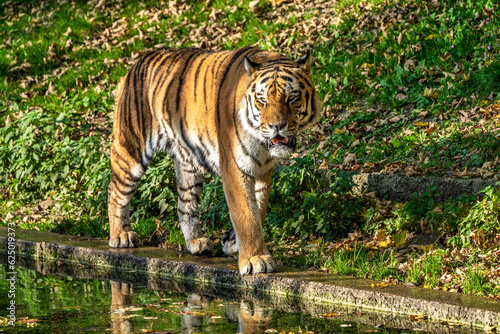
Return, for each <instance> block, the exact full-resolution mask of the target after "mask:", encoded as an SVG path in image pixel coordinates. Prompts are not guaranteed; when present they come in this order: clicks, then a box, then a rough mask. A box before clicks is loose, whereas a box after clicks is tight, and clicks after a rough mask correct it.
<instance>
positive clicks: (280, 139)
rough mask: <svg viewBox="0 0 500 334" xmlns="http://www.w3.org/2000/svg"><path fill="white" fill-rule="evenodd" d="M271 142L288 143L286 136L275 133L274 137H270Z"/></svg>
mask: <svg viewBox="0 0 500 334" xmlns="http://www.w3.org/2000/svg"><path fill="white" fill-rule="evenodd" d="M271 142H272V143H273V144H274V145H276V144H278V143H284V144H287V143H288V137H282V136H280V135H277V136H276V137H273V138H272V139H271Z"/></svg>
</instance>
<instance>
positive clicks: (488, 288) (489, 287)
mask: <svg viewBox="0 0 500 334" xmlns="http://www.w3.org/2000/svg"><path fill="white" fill-rule="evenodd" d="M462 290H463V291H464V293H468V294H475V295H479V296H484V295H487V294H489V293H492V292H493V291H494V288H493V284H491V282H489V279H488V272H487V271H486V272H485V271H484V270H481V269H479V268H471V269H469V270H468V271H467V272H466V274H465V278H464V281H463V283H462ZM497 290H499V289H498V287H497ZM497 293H498V291H497Z"/></svg>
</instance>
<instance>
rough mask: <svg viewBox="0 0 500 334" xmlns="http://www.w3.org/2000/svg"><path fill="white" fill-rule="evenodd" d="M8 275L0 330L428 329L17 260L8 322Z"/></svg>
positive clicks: (0, 293)
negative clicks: (45, 268) (33, 266)
mask: <svg viewBox="0 0 500 334" xmlns="http://www.w3.org/2000/svg"><path fill="white" fill-rule="evenodd" d="M59 265H61V264H59ZM52 267H53V266H52ZM62 271H64V270H62ZM95 271H96V269H94V268H80V271H79V272H80V273H87V272H88V274H79V275H80V276H82V275H84V276H85V275H87V276H93V272H95ZM94 274H96V273H94ZM96 275H97V276H99V275H98V273H97V274H96ZM10 277H11V275H10V274H8V271H7V267H6V266H4V265H0V322H2V321H3V323H2V324H0V332H4V333H115V334H124V333H309V334H312V333H417V332H418V333H430V332H429V331H423V330H422V328H425V327H426V326H425V324H424V323H422V324H419V323H415V324H413V323H410V325H409V326H413V327H411V328H413V329H417V331H415V330H413V329H396V328H387V327H375V326H372V325H368V324H366V323H374V322H376V320H374V319H378V318H380V317H379V316H380V315H376V314H375V315H369V314H366V313H364V312H359V311H353V310H349V309H345V308H338V307H335V306H331V305H330V306H321V307H319V308H314V310H315V311H313V314H312V315H311V314H306V313H297V312H289V311H287V309H290V308H291V309H293V308H294V307H293V303H292V306H284V307H281V309H280V307H277V306H276V305H274V306H270V305H269V304H270V301H271V304H272V300H273V299H274V298H273V297H270V298H269V297H268V300H267V301H266V298H262V299H259V298H253V297H252V298H247V299H241V300H237V299H231V298H228V297H227V295H226V296H224V297H223V298H222V297H221V295H225V294H224V293H223V292H222V293H213V290H210V289H208V290H209V291H212V295H203V294H200V293H186V292H184V291H183V289H184V288H185V287H186V286H185V285H183V284H180V285H176V284H171V285H169V286H170V287H171V289H177V291H165V290H154V289H150V288H147V287H145V285H149V286H151V282H150V283H147V284H141V283H136V284H128V283H123V282H119V281H117V280H100V279H95V278H74V277H71V276H56V275H48V274H45V275H44V274H41V273H40V272H38V271H35V270H28V269H23V268H21V267H16V283H15V294H16V296H15V300H16V318H17V320H16V322H15V326H9V325H8V324H7V323H6V320H8V318H6V317H7V316H8V314H9V313H8V310H7V308H8V307H9V305H10V304H9V302H10V298H9V297H8V294H9V288H10V285H9V282H8V281H7V278H10ZM94 277H95V276H94ZM169 284H170V283H169ZM141 285H142V286H141ZM179 287H181V288H179ZM182 287H184V288H182ZM179 290H181V291H180V292H179ZM370 319H371V320H370ZM395 323H398V322H395ZM399 323H402V324H403V325H402V326H403V327H404V326H407V327H408V325H404V322H399ZM452 332H453V331H450V332H449V333H452Z"/></svg>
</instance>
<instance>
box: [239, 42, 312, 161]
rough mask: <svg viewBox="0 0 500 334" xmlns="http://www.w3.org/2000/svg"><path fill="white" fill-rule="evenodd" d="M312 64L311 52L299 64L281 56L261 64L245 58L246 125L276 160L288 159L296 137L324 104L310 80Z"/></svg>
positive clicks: (309, 123)
mask: <svg viewBox="0 0 500 334" xmlns="http://www.w3.org/2000/svg"><path fill="white" fill-rule="evenodd" d="M311 62H312V61H311V56H310V53H309V52H307V54H306V55H305V56H303V57H302V58H300V59H299V60H297V61H293V60H290V59H288V58H283V57H279V58H276V59H271V60H266V61H264V62H263V63H258V62H255V61H252V60H251V59H249V58H246V57H245V60H244V63H245V70H246V72H247V73H248V75H249V84H248V88H247V92H246V97H245V101H244V102H245V104H246V108H245V109H246V110H245V111H246V115H245V116H246V117H245V118H246V122H248V123H249V125H250V127H251V132H253V133H254V134H255V135H256V136H257V137H258V138H259V139H260V140H261V141H262V142H263V143H264V144H265V145H267V148H268V150H269V153H270V155H271V156H273V157H275V158H287V157H289V156H290V154H291V152H293V151H294V150H295V147H296V135H297V134H298V133H299V132H301V131H304V130H305V129H307V128H309V127H311V126H312V125H314V123H315V122H316V121H317V120H318V118H319V115H320V111H321V108H322V103H321V100H320V98H319V96H318V94H317V93H316V90H315V88H314V85H313V84H312V81H311ZM248 123H247V124H248Z"/></svg>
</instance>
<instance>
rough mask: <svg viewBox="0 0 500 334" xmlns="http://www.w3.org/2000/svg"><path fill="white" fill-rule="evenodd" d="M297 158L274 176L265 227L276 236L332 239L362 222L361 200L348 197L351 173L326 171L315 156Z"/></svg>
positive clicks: (350, 186)
mask: <svg viewBox="0 0 500 334" xmlns="http://www.w3.org/2000/svg"><path fill="white" fill-rule="evenodd" d="M294 161H295V163H293V164H291V165H285V166H283V167H282V168H281V169H280V170H279V171H276V172H275V173H274V176H273V188H272V190H271V194H270V198H269V208H270V210H269V211H268V214H267V225H266V226H267V227H266V228H267V229H268V231H269V232H270V233H271V234H272V235H274V237H275V238H278V239H279V238H284V237H290V236H299V237H300V238H308V237H311V236H313V235H314V236H321V237H323V238H325V239H327V240H330V239H332V238H334V237H336V236H341V235H343V234H345V232H346V231H347V230H350V229H351V228H352V226H353V225H354V224H356V222H359V220H360V219H359V215H358V212H359V211H360V210H361V205H360V203H359V202H357V201H356V200H349V199H347V198H346V195H347V193H348V192H349V191H350V190H351V188H352V183H351V180H350V178H349V174H348V173H344V172H340V171H339V172H335V173H333V174H332V175H330V176H326V175H323V174H322V173H321V171H319V170H318V169H317V168H315V167H314V165H315V159H314V158H313V157H312V156H308V157H305V158H297V159H294Z"/></svg>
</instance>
